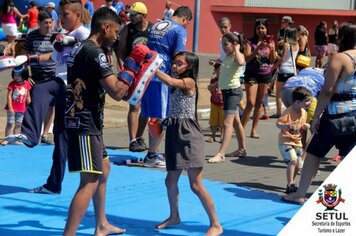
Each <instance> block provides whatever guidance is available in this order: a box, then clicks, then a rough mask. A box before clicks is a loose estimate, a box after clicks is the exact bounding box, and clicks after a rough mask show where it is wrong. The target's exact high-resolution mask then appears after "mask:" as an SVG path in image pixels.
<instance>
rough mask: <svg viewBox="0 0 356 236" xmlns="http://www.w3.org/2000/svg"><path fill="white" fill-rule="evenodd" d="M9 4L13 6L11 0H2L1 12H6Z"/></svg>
mask: <svg viewBox="0 0 356 236" xmlns="http://www.w3.org/2000/svg"><path fill="white" fill-rule="evenodd" d="M9 6H14V1H13V0H4V2H3V3H2V5H1V7H0V9H1V12H2V14H7V9H8V8H9Z"/></svg>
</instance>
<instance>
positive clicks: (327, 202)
mask: <svg viewBox="0 0 356 236" xmlns="http://www.w3.org/2000/svg"><path fill="white" fill-rule="evenodd" d="M323 187H324V189H325V190H324V191H323V190H322V189H319V199H318V201H316V202H317V204H319V203H322V204H323V205H324V206H325V207H326V209H325V210H326V211H328V210H335V211H337V210H336V209H334V208H335V207H336V206H337V205H338V204H339V203H340V202H342V203H344V202H345V199H343V198H342V197H341V188H339V190H338V191H337V189H336V188H337V185H335V184H327V185H324V186H323Z"/></svg>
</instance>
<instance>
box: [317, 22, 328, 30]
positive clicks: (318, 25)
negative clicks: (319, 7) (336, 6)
mask: <svg viewBox="0 0 356 236" xmlns="http://www.w3.org/2000/svg"><path fill="white" fill-rule="evenodd" d="M324 25H326V21H324V20H322V21H320V22H319V24H317V26H316V29H321V28H323V26H324Z"/></svg>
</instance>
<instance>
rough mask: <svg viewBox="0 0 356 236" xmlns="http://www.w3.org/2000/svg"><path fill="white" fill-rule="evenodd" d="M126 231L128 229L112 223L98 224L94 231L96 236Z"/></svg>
mask: <svg viewBox="0 0 356 236" xmlns="http://www.w3.org/2000/svg"><path fill="white" fill-rule="evenodd" d="M125 232H126V229H120V228H118V227H116V226H113V225H111V224H107V225H105V226H101V227H100V226H97V227H96V229H95V232H94V235H95V236H106V235H112V234H123V233H125Z"/></svg>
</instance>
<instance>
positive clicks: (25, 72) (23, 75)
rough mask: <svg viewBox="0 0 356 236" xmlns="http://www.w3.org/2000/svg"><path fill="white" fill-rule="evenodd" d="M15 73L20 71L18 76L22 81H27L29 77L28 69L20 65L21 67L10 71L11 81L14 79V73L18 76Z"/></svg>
mask: <svg viewBox="0 0 356 236" xmlns="http://www.w3.org/2000/svg"><path fill="white" fill-rule="evenodd" d="M16 71H21V72H20V75H21V78H22V79H23V80H27V79H28V78H29V77H30V74H29V73H28V68H27V67H25V66H23V65H21V66H17V67H15V68H14V69H12V71H11V77H12V79H15V73H16V74H18V72H16Z"/></svg>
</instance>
